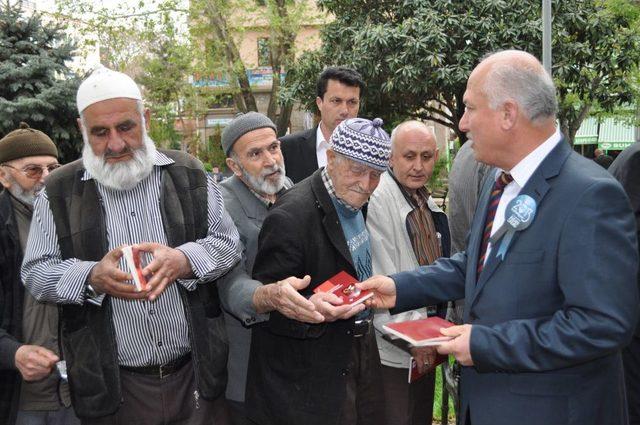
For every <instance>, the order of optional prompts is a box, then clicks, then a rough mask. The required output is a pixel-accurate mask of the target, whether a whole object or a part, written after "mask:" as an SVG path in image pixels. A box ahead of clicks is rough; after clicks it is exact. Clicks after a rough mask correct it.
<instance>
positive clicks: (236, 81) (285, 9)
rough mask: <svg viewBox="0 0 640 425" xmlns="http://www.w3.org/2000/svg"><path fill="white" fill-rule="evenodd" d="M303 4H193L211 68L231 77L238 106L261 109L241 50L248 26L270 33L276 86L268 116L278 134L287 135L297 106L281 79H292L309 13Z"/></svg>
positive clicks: (238, 0) (294, 0)
mask: <svg viewBox="0 0 640 425" xmlns="http://www.w3.org/2000/svg"><path fill="white" fill-rule="evenodd" d="M306 10H307V8H306V1H305V0H263V1H256V0H193V1H192V2H191V14H192V16H191V19H190V21H191V22H192V26H191V31H192V33H193V34H198V35H199V36H200V37H201V38H202V39H203V40H206V42H205V43H204V44H206V46H207V49H206V50H207V52H206V58H207V61H208V66H207V68H208V69H209V70H210V71H214V72H215V71H222V73H223V74H224V75H226V76H228V77H229V83H230V89H231V92H232V93H233V94H234V101H235V105H236V108H237V109H238V110H240V111H243V112H246V111H257V110H258V107H257V103H256V100H255V97H254V95H253V90H252V88H251V85H250V82H249V79H248V77H247V69H248V64H245V63H244V62H243V61H242V58H241V56H240V51H239V48H238V45H239V42H240V41H241V40H242V37H243V34H244V32H245V30H246V29H248V28H258V29H260V28H264V29H265V30H266V33H267V34H268V43H269V65H270V66H271V69H272V71H273V82H272V85H271V93H270V97H269V105H268V107H267V111H266V112H267V116H268V117H269V118H271V119H272V120H273V122H275V123H276V125H277V127H278V134H280V135H282V134H284V133H285V132H286V130H287V127H288V125H289V119H290V117H291V109H292V106H293V103H292V102H291V100H290V99H289V98H286V97H281V96H280V90H281V80H282V79H283V73H284V80H285V84H287V83H288V82H289V80H291V79H292V78H293V72H292V65H293V62H294V59H295V38H296V34H297V32H298V30H299V28H300V22H301V17H302V16H303V15H304V14H305V12H306ZM240 11H242V12H240Z"/></svg>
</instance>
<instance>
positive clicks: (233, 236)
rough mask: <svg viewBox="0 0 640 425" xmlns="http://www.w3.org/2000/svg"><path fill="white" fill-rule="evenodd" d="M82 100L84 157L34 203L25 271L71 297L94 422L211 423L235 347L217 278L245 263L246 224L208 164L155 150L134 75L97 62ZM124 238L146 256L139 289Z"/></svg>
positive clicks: (81, 397) (74, 394) (34, 289)
mask: <svg viewBox="0 0 640 425" xmlns="http://www.w3.org/2000/svg"><path fill="white" fill-rule="evenodd" d="M77 104H78V112H79V114H80V119H79V120H78V122H79V125H80V129H81V130H82V135H83V138H84V143H85V144H84V149H83V154H82V159H80V160H78V161H75V162H72V163H70V164H67V165H65V166H63V167H62V168H61V169H60V170H58V171H56V172H55V173H54V174H53V175H51V176H50V178H49V180H48V181H47V183H46V187H45V190H44V191H43V193H42V195H41V196H39V197H38V199H37V200H36V204H35V209H34V219H33V222H32V227H31V234H30V238H29V242H28V245H27V251H26V255H25V258H24V262H23V266H22V277H23V280H24V282H25V285H26V287H27V288H28V289H29V291H30V292H31V293H32V294H33V296H34V297H35V298H36V299H38V300H43V301H48V302H54V303H57V304H58V305H59V306H60V311H61V317H60V321H61V327H60V329H61V339H62V348H63V352H64V354H65V358H66V360H67V364H68V367H67V370H68V374H69V384H70V387H71V399H72V403H73V407H74V409H75V411H76V414H77V415H78V416H79V417H80V419H81V420H82V422H83V423H86V424H92V425H96V424H122V423H145V424H164V423H189V424H209V423H211V420H212V416H213V414H212V411H213V402H212V400H213V399H214V398H216V397H217V396H218V395H220V394H221V393H222V391H223V390H224V385H225V375H226V371H225V364H226V356H227V350H226V344H225V343H224V341H223V340H222V337H221V335H219V334H218V333H216V330H218V329H220V326H222V325H221V323H219V321H220V320H221V314H220V308H219V305H218V297H217V293H216V291H215V289H216V287H215V285H214V284H213V281H214V280H215V279H217V278H218V277H220V276H221V275H223V274H225V273H226V272H227V271H228V270H229V269H230V268H231V267H232V266H233V265H234V264H236V263H237V262H238V260H239V259H240V254H241V251H240V243H239V240H238V232H237V230H236V228H235V226H234V225H233V221H232V220H231V218H230V217H229V215H228V214H227V212H226V211H225V209H224V205H223V202H222V196H221V194H220V190H219V189H218V186H217V185H216V184H214V182H213V181H212V179H211V178H210V177H208V176H207V174H206V173H205V172H204V169H203V168H202V164H201V163H200V162H199V161H197V160H196V159H195V158H193V157H191V156H190V155H188V154H185V153H183V152H178V151H161V150H157V149H156V148H155V146H154V143H153V141H152V140H151V139H150V138H149V137H148V136H147V133H146V129H147V126H148V123H149V110H145V109H144V108H143V106H142V96H141V93H140V90H139V89H138V86H137V85H136V83H135V82H134V81H133V80H132V79H131V78H130V77H128V76H127V75H125V74H122V73H119V72H114V71H111V70H109V69H106V68H100V69H97V70H95V71H94V72H93V73H92V74H91V75H90V76H89V77H88V78H87V79H86V80H84V81H83V82H82V84H81V85H80V87H79V89H78V93H77ZM123 245H133V247H134V248H137V250H138V251H139V252H140V256H141V262H142V264H141V269H142V270H141V271H139V275H142V277H143V278H145V277H146V284H144V285H142V287H141V288H137V287H136V286H134V285H133V283H132V274H131V273H129V272H128V271H129V269H128V268H126V266H125V262H124V259H123V251H122V249H121V248H122V247H123ZM123 270H126V271H123Z"/></svg>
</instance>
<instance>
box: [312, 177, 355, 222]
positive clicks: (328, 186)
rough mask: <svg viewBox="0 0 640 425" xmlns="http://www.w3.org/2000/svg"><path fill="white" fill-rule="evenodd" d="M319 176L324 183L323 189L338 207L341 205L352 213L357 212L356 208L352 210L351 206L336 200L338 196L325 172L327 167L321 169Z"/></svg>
mask: <svg viewBox="0 0 640 425" xmlns="http://www.w3.org/2000/svg"><path fill="white" fill-rule="evenodd" d="M320 175H321V176H322V182H323V183H324V187H325V188H326V189H327V192H329V196H330V197H331V198H332V199H335V200H336V201H337V202H338V203H339V204H340V205H343V206H344V207H345V208H346V209H347V210H349V211H352V212H356V211H358V208H353V207H352V206H351V205H349V204H347V203H346V202H344V201H343V200H342V199H340V198H338V195H337V194H336V190H335V188H334V187H333V182H332V181H331V176H329V173H328V172H327V167H325V168H323V169H322V171H321V172H320Z"/></svg>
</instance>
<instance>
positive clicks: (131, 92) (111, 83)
mask: <svg viewBox="0 0 640 425" xmlns="http://www.w3.org/2000/svg"><path fill="white" fill-rule="evenodd" d="M119 97H125V98H128V99H135V100H142V94H141V93H140V88H138V85H137V84H136V82H135V81H133V78H131V77H129V76H128V75H127V74H123V73H122V72H118V71H112V70H111V69H109V68H106V67H104V66H102V65H100V66H98V67H97V68H96V69H94V70H93V72H92V73H91V75H89V76H88V77H87V78H86V79H85V80H84V81H83V82H82V84H80V87H78V94H77V95H76V103H77V105H78V113H80V114H81V113H82V111H84V110H85V109H86V108H87V107H88V106H91V105H93V104H94V103H98V102H101V101H103V100H108V99H116V98H119Z"/></svg>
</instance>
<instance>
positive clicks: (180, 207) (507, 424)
mask: <svg viewBox="0 0 640 425" xmlns="http://www.w3.org/2000/svg"><path fill="white" fill-rule="evenodd" d="M364 90H365V83H364V81H363V80H362V78H361V76H360V75H359V74H358V73H357V72H356V71H355V70H352V69H349V68H341V67H329V68H326V69H325V70H324V71H323V72H322V73H321V75H320V76H319V79H318V82H317V98H316V104H317V106H318V110H319V112H320V117H321V119H320V122H319V124H318V126H317V127H315V128H313V129H311V130H307V131H304V132H300V133H294V134H291V135H288V136H285V137H283V138H282V139H280V140H279V139H278V138H277V134H276V127H275V125H274V124H273V122H272V121H271V120H270V119H269V118H267V117H266V116H265V115H262V114H260V113H257V112H249V113H245V114H240V115H238V116H237V117H236V118H235V119H234V120H232V121H231V122H230V123H229V124H228V125H227V126H226V128H225V129H224V131H223V134H222V139H221V144H222V149H223V151H224V153H225V155H226V165H227V167H228V168H229V169H230V171H231V172H232V173H233V175H232V176H231V177H229V178H226V179H224V180H223V181H221V182H220V181H219V179H217V178H215V176H213V175H211V174H207V173H206V172H205V171H204V168H203V167H202V164H201V163H200V162H199V161H198V160H197V159H195V158H193V157H192V156H190V155H188V154H186V153H184V152H178V151H171V150H162V149H158V148H156V146H155V143H154V141H153V140H151V138H150V137H149V136H148V134H147V129H148V126H149V122H150V121H149V120H150V118H151V117H150V114H149V110H148V109H145V108H144V105H143V101H142V95H141V92H140V89H139V87H138V86H137V85H136V83H135V82H134V81H133V80H132V79H131V78H130V77H128V76H127V75H125V74H122V73H119V72H115V71H111V70H109V69H106V68H99V69H97V70H95V71H94V72H93V73H91V74H90V75H89V76H88V77H87V78H86V79H85V80H84V81H83V82H82V84H81V85H80V87H79V89H78V92H77V107H78V114H79V118H78V125H79V128H80V129H81V132H82V137H83V140H84V147H83V151H82V158H81V159H78V160H76V161H74V162H72V163H69V164H66V165H64V166H60V165H59V164H58V161H57V156H58V152H57V149H56V146H55V144H54V143H53V142H52V141H51V139H50V138H49V137H48V136H47V135H45V134H43V133H42V132H39V131H37V130H34V129H31V128H29V127H28V125H26V124H21V125H20V128H19V129H16V130H15V131H13V132H11V133H9V134H7V135H6V136H5V137H4V138H2V139H1V140H0V183H2V185H3V186H4V191H3V192H2V193H1V194H0V218H1V220H0V249H1V251H0V270H1V271H2V273H0V282H1V284H2V287H1V291H0V320H1V321H0V423H7V424H11V425H14V424H18V425H38V424H76V423H77V424H80V423H82V424H154V425H155V424H214V425H220V424H233V425H238V424H248V425H251V424H254V425H255V424H257V425H294V424H305V425H306V424H310V425H314V424H317V425H348V424H358V425H369V424H374V425H375V424H380V425H384V424H392V425H396V424H398V425H418V424H420V425H425V424H430V423H431V421H432V416H433V412H432V407H433V400H434V382H435V373H434V368H435V365H436V364H438V363H439V362H442V361H446V356H448V355H453V356H454V357H455V359H456V360H457V361H458V362H459V363H460V364H461V365H462V372H461V378H460V394H459V396H460V401H461V405H460V417H459V421H460V422H459V423H460V424H462V425H471V424H473V425H501V424H504V425H512V424H514V423H519V424H522V425H528V424H531V425H542V424H545V425H547V424H580V425H584V424H592V425H603V424H611V425H618V424H621V425H624V424H627V423H631V424H639V423H640V343H639V342H638V339H639V338H640V333H639V332H638V330H637V329H636V323H637V322H638V317H639V313H640V309H639V305H640V304H639V298H638V283H639V282H638V237H637V235H638V229H640V218H638V217H640V209H639V208H640V207H639V205H640V164H636V163H637V162H638V161H640V159H639V158H640V153H639V151H638V148H637V147H633V149H630V150H629V151H628V152H623V154H621V155H620V156H619V157H618V158H617V159H616V160H615V161H614V162H613V164H612V165H611V167H610V171H611V173H612V174H613V176H612V175H611V174H609V172H608V171H607V170H605V169H604V168H602V167H600V166H598V165H597V164H596V163H595V162H593V161H590V160H587V159H585V158H582V157H581V156H580V155H578V154H577V153H575V152H573V150H572V149H571V148H570V146H569V144H568V143H566V142H565V141H564V138H563V136H562V134H561V133H560V132H559V131H558V130H557V128H556V113H557V101H556V94H555V87H554V85H553V81H552V80H551V78H550V76H549V75H548V74H547V73H546V72H545V71H544V69H543V67H542V66H541V64H540V63H539V61H538V60H537V59H536V58H534V57H533V56H531V55H530V54H528V53H525V52H521V51H502V52H498V53H493V54H490V55H488V56H487V57H485V58H483V59H482V60H481V61H480V63H479V64H478V66H477V67H476V68H475V69H474V71H473V72H472V74H471V75H470V77H469V81H468V84H467V90H466V92H465V96H464V102H465V108H466V109H465V114H464V116H463V117H462V120H461V121H460V124H459V125H460V129H461V130H462V131H464V132H466V133H467V135H468V136H469V138H470V139H471V140H472V142H469V143H467V144H465V146H464V147H463V150H461V152H460V153H459V156H458V157H457V158H456V162H455V163H454V167H453V171H452V176H451V184H452V187H455V188H456V189H455V190H454V192H455V193H452V195H451V198H452V199H451V202H452V204H451V206H450V208H451V216H450V220H448V219H447V216H446V215H445V213H444V212H443V211H442V209H441V208H440V207H439V206H438V205H437V204H436V203H435V202H434V200H433V198H432V196H431V193H430V192H429V190H428V188H427V185H426V184H427V182H428V181H429V179H430V178H431V176H432V174H433V172H434V168H435V164H436V162H437V160H438V156H439V152H438V148H437V145H436V138H435V135H434V132H433V129H432V128H430V127H429V126H427V125H425V124H424V123H423V122H420V121H412V120H408V121H405V122H403V123H400V124H399V125H397V126H396V127H395V128H394V129H393V131H392V132H391V136H389V135H388V133H387V132H386V131H385V130H384V129H383V124H384V123H383V121H382V120H381V119H379V118H375V119H372V120H369V119H365V118H359V117H358V112H359V108H360V102H361V99H362V97H363V96H365V95H366V94H365V92H364ZM58 168H59V169H58ZM614 176H615V178H614ZM616 178H617V179H618V180H619V181H620V183H622V184H620V183H619V182H618V181H616ZM625 191H626V193H625ZM630 200H631V202H630ZM634 214H635V219H634ZM124 246H134V247H135V248H136V249H137V250H138V251H139V252H140V253H141V257H142V265H141V268H142V270H141V274H142V275H143V277H144V278H145V280H146V284H144V285H143V286H142V287H141V288H137V287H136V285H133V283H132V281H133V276H132V275H131V273H130V269H129V268H128V267H127V266H126V261H125V258H124V257H123V251H122V247H124ZM452 253H454V254H452ZM345 271H346V272H347V273H349V274H350V275H352V276H353V277H354V278H356V279H357V281H359V282H360V283H358V284H357V288H356V289H355V290H356V291H359V290H363V289H368V290H370V291H373V293H374V296H373V297H372V298H370V299H369V300H367V301H366V302H365V303H357V304H351V305H347V304H344V303H343V301H342V299H341V298H340V297H338V296H337V295H336V294H333V293H331V292H322V291H314V289H316V288H317V287H318V286H319V285H321V284H322V283H323V282H325V281H326V280H328V279H330V278H332V277H333V276H334V275H336V274H337V273H340V272H345ZM456 300H464V303H465V307H464V315H463V324H462V325H459V326H453V327H451V328H447V329H443V330H442V333H443V334H444V335H446V336H448V337H450V338H451V339H450V340H448V341H446V342H444V343H442V344H441V345H439V346H438V347H437V348H434V347H428V348H425V347H423V348H417V347H410V346H403V345H402V344H399V343H398V341H393V340H391V339H390V338H389V337H388V336H387V335H385V331H384V325H385V324H387V323H389V322H391V321H403V320H410V319H414V318H422V317H426V316H430V315H441V316H443V315H444V310H445V307H446V305H447V304H446V303H447V302H450V301H456ZM412 362H413V363H415V365H416V368H417V370H418V372H419V374H420V375H422V378H420V379H418V380H414V381H412V382H408V379H407V377H408V376H409V374H410V369H411V367H412ZM623 363H624V364H623Z"/></svg>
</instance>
